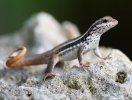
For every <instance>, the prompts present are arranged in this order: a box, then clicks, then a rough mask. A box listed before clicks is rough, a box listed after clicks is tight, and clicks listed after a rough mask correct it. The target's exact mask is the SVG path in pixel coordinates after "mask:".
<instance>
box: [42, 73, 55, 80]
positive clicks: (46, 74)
mask: <svg viewBox="0 0 132 100" xmlns="http://www.w3.org/2000/svg"><path fill="white" fill-rule="evenodd" d="M54 77H55V74H54V73H45V76H44V81H45V80H46V79H49V78H54Z"/></svg>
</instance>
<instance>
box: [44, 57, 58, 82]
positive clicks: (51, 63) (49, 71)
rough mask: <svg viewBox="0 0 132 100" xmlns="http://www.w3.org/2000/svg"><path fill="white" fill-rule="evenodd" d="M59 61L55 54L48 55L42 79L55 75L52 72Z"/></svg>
mask: <svg viewBox="0 0 132 100" xmlns="http://www.w3.org/2000/svg"><path fill="white" fill-rule="evenodd" d="M58 62H59V57H58V56H57V55H51V56H50V57H49V61H48V64H47V68H46V70H45V76H44V80H46V79H47V78H52V77H55V74H54V73H53V69H54V66H55V65H56V64H57V63H58Z"/></svg>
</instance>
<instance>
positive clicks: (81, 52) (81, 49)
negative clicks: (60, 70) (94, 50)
mask: <svg viewBox="0 0 132 100" xmlns="http://www.w3.org/2000/svg"><path fill="white" fill-rule="evenodd" d="M83 50H84V47H83V46H80V47H79V48H78V51H77V58H78V61H79V64H80V65H81V66H82V67H83V66H85V62H84V60H83Z"/></svg>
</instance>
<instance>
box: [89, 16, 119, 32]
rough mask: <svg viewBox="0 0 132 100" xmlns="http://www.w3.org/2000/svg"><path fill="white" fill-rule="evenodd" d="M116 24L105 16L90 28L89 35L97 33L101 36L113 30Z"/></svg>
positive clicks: (115, 21)
mask: <svg viewBox="0 0 132 100" xmlns="http://www.w3.org/2000/svg"><path fill="white" fill-rule="evenodd" d="M117 24H118V21H117V20H116V19H114V18H112V17H110V16H105V17H103V18H101V19H99V20H97V21H96V22H95V23H94V24H93V25H92V26H91V27H90V33H91V34H92V33H99V34H103V33H105V32H106V31H108V30H109V29H111V28H113V27H114V26H116V25H117Z"/></svg>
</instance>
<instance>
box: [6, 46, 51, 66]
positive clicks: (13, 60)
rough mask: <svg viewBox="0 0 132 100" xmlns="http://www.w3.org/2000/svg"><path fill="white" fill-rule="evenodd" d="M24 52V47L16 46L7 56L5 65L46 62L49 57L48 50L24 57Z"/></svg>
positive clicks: (27, 64)
mask: <svg viewBox="0 0 132 100" xmlns="http://www.w3.org/2000/svg"><path fill="white" fill-rule="evenodd" d="M26 52H27V49H26V47H21V48H17V49H16V50H15V51H14V52H13V53H11V55H10V56H9V57H8V59H7V62H6V65H7V66H8V67H10V68H18V67H24V66H30V65H39V64H47V62H48V59H49V52H46V53H43V54H38V55H35V56H31V57H28V58H24V57H23V56H24V55H25V54H26Z"/></svg>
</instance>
